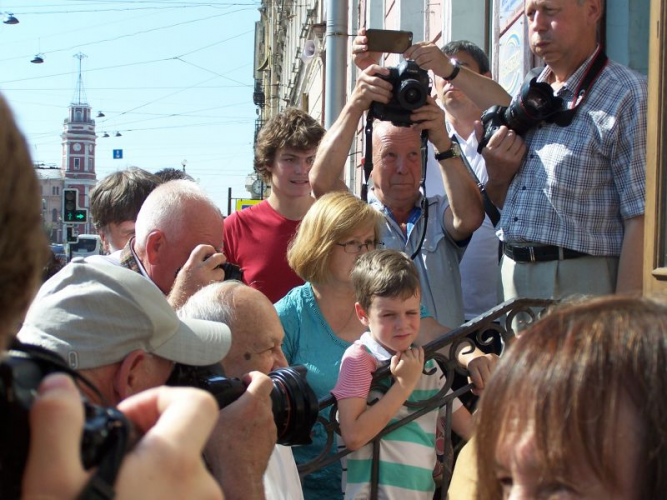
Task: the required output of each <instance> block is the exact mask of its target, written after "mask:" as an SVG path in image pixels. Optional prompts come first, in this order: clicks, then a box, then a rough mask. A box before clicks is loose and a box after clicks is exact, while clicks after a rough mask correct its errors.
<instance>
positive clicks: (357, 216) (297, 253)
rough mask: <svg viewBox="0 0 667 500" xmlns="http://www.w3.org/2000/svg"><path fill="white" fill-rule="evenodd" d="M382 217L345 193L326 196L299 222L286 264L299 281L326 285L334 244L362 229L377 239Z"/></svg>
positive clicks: (371, 208) (368, 206)
mask: <svg viewBox="0 0 667 500" xmlns="http://www.w3.org/2000/svg"><path fill="white" fill-rule="evenodd" d="M381 221H382V214H380V213H379V212H378V211H377V210H375V209H374V208H373V207H371V206H370V205H368V204H366V203H364V202H363V201H361V200H360V199H359V198H357V197H356V196H354V195H352V194H350V193H349V192H348V191H336V192H333V193H328V194H326V195H324V196H322V197H321V198H320V199H319V200H317V201H316V202H315V203H314V204H313V206H312V207H310V210H308V213H307V214H306V216H305V217H304V218H303V220H302V221H301V224H300V225H299V229H298V230H297V233H296V236H295V237H294V239H293V240H292V242H291V243H290V245H289V248H288V250H287V262H288V263H289V265H290V267H291V268H292V269H293V270H294V272H295V273H296V274H298V275H299V276H300V277H301V279H303V280H305V281H309V282H312V283H316V284H317V283H324V282H326V281H327V280H328V279H329V277H330V275H331V271H330V269H329V262H330V260H331V253H332V250H333V247H334V245H335V244H336V243H338V242H340V241H341V240H342V239H344V238H346V237H348V236H349V235H350V234H352V232H353V231H355V230H358V229H359V228H364V227H373V228H374V229H375V239H376V240H379V239H380V224H381Z"/></svg>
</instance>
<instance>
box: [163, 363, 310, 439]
mask: <svg viewBox="0 0 667 500" xmlns="http://www.w3.org/2000/svg"><path fill="white" fill-rule="evenodd" d="M306 373H307V370H306V368H305V367H304V366H292V367H290V368H280V369H278V370H275V371H272V372H271V373H269V378H270V379H271V381H272V382H273V390H272V391H271V403H272V408H273V420H274V422H275V423H276V427H277V428H278V444H282V445H285V446H292V445H297V444H310V443H311V442H312V439H311V437H310V431H311V429H312V428H313V425H315V422H316V421H317V414H318V411H319V403H318V401H317V396H315V393H314V392H313V390H312V389H311V387H310V386H309V385H308V383H307V382H306ZM167 385H171V386H189V387H198V388H199V389H204V390H205V391H208V392H209V393H211V394H212V395H213V397H214V398H215V399H216V401H217V402H218V406H219V407H220V409H222V408H224V407H225V406H228V405H230V404H231V403H233V402H234V401H236V400H237V399H238V398H240V397H241V395H243V393H244V392H245V391H246V386H245V384H244V383H243V382H242V381H241V380H239V379H238V378H226V377H225V376H224V372H223V370H222V365H220V363H218V364H215V365H209V366H190V365H182V364H177V365H176V366H175V367H174V370H173V372H172V374H171V377H170V378H169V380H168V381H167Z"/></svg>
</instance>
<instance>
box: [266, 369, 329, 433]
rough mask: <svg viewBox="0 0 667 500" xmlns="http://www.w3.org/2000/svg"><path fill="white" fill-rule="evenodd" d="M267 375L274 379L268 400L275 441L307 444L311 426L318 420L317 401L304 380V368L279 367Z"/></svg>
mask: <svg viewBox="0 0 667 500" xmlns="http://www.w3.org/2000/svg"><path fill="white" fill-rule="evenodd" d="M269 377H270V378H271V380H272V381H273V391H271V401H272V403H273V419H274V421H275V423H276V427H277V428H278V443H279V444H282V445H285V446H293V445H297V444H310V443H311V442H312V440H311V437H310V430H311V429H312V428H313V425H315V422H316V421H317V413H318V411H319V402H318V401H317V396H315V393H314V392H313V390H312V389H311V387H310V386H309V385H308V383H307V382H306V368H305V367H304V366H294V367H291V368H280V369H278V370H275V371H273V372H271V373H269Z"/></svg>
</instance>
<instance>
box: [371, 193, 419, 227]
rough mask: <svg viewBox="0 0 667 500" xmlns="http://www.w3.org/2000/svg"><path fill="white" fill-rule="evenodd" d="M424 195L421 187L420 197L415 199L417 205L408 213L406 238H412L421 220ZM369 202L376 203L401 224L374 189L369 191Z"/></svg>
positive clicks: (383, 211)
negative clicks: (411, 234)
mask: <svg viewBox="0 0 667 500" xmlns="http://www.w3.org/2000/svg"><path fill="white" fill-rule="evenodd" d="M423 197H424V195H423V194H422V193H421V188H420V193H419V197H418V198H417V200H416V201H415V206H414V207H412V209H411V210H410V215H408V222H407V223H406V230H407V234H406V239H409V238H410V233H411V232H412V230H413V229H414V227H415V225H416V224H417V222H419V218H420V217H421V215H422V208H421V203H422V198H423ZM368 203H369V204H370V205H374V206H376V207H379V208H380V209H381V211H382V213H384V214H385V215H388V216H389V217H391V219H392V220H393V221H394V222H396V224H398V225H399V226H400V224H399V223H398V221H397V220H396V218H395V217H394V214H393V213H391V210H390V209H389V207H387V206H386V205H383V204H382V202H381V201H380V200H378V199H377V197H376V196H375V192H374V190H373V189H371V190H370V192H369V193H368Z"/></svg>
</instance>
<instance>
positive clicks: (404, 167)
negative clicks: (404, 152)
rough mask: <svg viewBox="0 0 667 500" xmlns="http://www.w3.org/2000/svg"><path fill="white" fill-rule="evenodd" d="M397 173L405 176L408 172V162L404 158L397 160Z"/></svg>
mask: <svg viewBox="0 0 667 500" xmlns="http://www.w3.org/2000/svg"><path fill="white" fill-rule="evenodd" d="M396 172H397V173H399V174H405V173H407V172H408V162H407V160H406V159H405V158H404V157H399V158H398V159H397V160H396Z"/></svg>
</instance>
